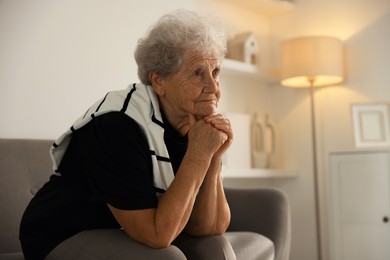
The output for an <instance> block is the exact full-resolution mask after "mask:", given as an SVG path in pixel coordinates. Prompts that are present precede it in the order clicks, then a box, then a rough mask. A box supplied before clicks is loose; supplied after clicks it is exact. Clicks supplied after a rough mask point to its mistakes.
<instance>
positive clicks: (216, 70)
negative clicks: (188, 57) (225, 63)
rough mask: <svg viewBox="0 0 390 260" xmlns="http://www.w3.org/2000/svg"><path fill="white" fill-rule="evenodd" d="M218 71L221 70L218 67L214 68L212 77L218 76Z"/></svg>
mask: <svg viewBox="0 0 390 260" xmlns="http://www.w3.org/2000/svg"><path fill="white" fill-rule="evenodd" d="M220 72H221V70H220V69H215V70H213V78H215V79H216V78H218V77H219V73H220Z"/></svg>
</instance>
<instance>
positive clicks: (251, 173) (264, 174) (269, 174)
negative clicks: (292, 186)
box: [222, 168, 297, 179]
mask: <svg viewBox="0 0 390 260" xmlns="http://www.w3.org/2000/svg"><path fill="white" fill-rule="evenodd" d="M222 176H223V178H224V179H264V178H268V179H279V178H296V177H297V173H296V171H290V170H283V169H227V168H224V169H223V170H222Z"/></svg>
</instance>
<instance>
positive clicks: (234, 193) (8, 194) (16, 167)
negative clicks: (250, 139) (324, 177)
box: [0, 139, 290, 260]
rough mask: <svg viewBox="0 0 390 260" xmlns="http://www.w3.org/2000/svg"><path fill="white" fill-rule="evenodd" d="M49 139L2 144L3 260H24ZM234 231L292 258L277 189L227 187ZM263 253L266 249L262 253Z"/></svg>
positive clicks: (45, 173)
mask: <svg viewBox="0 0 390 260" xmlns="http://www.w3.org/2000/svg"><path fill="white" fill-rule="evenodd" d="M51 144H52V141H50V140H22V139H0V178H1V180H0V205H1V208H0V212H1V214H0V259H23V254H22V253H21V247H20V244H19V240H18V232H19V222H20V219H21V216H22V214H23V211H24V209H25V207H26V206H27V204H28V202H29V201H30V199H31V198H32V197H33V196H34V194H35V193H36V191H37V190H38V189H39V188H40V187H41V186H42V184H43V183H44V182H46V181H47V180H48V178H49V176H50V174H51V168H52V166H51V161H50V157H49V153H48V151H49V148H50V146H51ZM226 196H227V199H228V202H229V205H230V207H231V212H232V221H231V224H230V226H229V230H230V231H253V232H257V233H260V234H262V235H264V236H265V237H268V238H269V239H270V240H271V241H272V242H273V244H274V248H275V259H276V260H285V259H288V256H289V251H290V213H289V205H288V201H287V198H286V196H285V195H284V194H283V193H282V192H280V191H278V190H275V189H232V188H226ZM259 250H262V249H261V248H259Z"/></svg>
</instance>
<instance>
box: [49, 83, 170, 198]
mask: <svg viewBox="0 0 390 260" xmlns="http://www.w3.org/2000/svg"><path fill="white" fill-rule="evenodd" d="M109 112H122V113H124V114H126V115H128V116H129V117H131V118H132V119H134V120H135V121H136V122H137V123H138V124H139V125H140V126H141V128H142V130H143V132H144V133H145V135H146V139H147V140H148V143H149V148H150V155H151V157H152V162H153V176H154V187H155V190H156V193H157V195H158V196H160V195H162V193H164V192H165V190H166V189H167V188H168V187H169V186H170V184H171V183H172V181H173V179H174V173H173V169H172V165H171V160H170V158H169V154H168V150H167V148H166V146H165V143H164V124H163V120H162V116H161V113H160V106H159V102H158V98H157V95H156V93H155V92H154V90H153V88H152V87H151V86H145V85H143V84H133V85H130V86H129V87H128V88H126V89H124V90H118V91H112V92H109V93H107V94H106V96H105V97H104V98H103V99H101V100H99V101H98V102H96V103H95V104H93V105H92V106H91V107H90V108H89V109H88V111H87V112H86V113H85V114H84V115H83V116H81V117H80V118H79V119H77V120H76V122H75V123H74V124H73V125H72V127H71V128H70V129H68V131H66V132H65V133H64V134H62V135H61V136H60V137H59V138H58V139H57V140H56V141H55V142H54V144H53V146H52V147H51V148H50V156H51V159H52V162H53V169H54V171H55V173H56V174H57V175H61V173H60V172H59V171H58V167H59V165H60V163H61V160H62V158H63V156H64V154H65V152H66V149H67V147H68V145H69V142H70V139H71V137H72V133H73V132H74V131H76V130H77V129H80V128H81V127H83V126H84V125H86V124H87V123H88V122H90V121H91V120H92V119H93V118H95V117H98V116H100V115H103V114H105V113H109Z"/></svg>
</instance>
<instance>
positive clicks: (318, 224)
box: [307, 77, 322, 260]
mask: <svg viewBox="0 0 390 260" xmlns="http://www.w3.org/2000/svg"><path fill="white" fill-rule="evenodd" d="M307 79H308V81H309V83H310V88H309V89H310V111H311V132H312V139H313V140H312V144H313V146H312V150H313V151H312V152H313V173H314V175H313V179H314V202H315V213H316V228H317V232H316V233H317V248H318V260H321V259H322V244H321V241H322V240H321V219H320V194H319V193H320V191H319V189H320V185H319V176H318V167H317V135H316V116H315V103H314V82H315V77H308V78H307Z"/></svg>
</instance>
